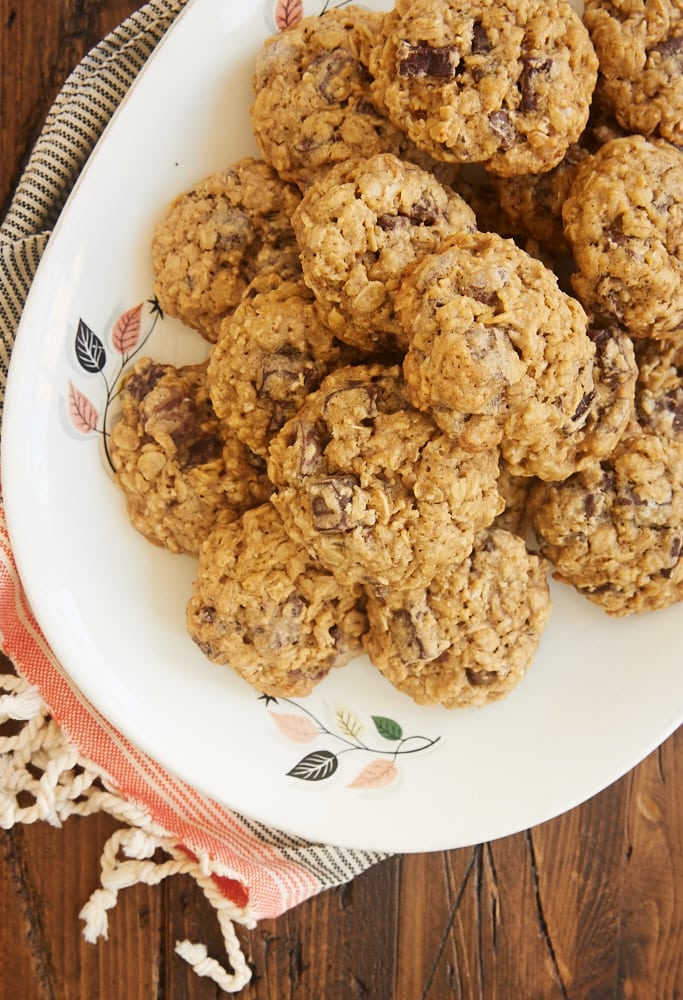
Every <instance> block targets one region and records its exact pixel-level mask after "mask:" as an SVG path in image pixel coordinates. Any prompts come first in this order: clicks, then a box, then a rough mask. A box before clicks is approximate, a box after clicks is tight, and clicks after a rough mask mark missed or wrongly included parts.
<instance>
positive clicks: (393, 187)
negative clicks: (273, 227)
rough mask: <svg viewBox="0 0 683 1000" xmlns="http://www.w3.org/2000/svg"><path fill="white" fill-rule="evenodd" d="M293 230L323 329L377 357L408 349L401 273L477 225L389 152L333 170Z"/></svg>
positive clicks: (462, 205)
mask: <svg viewBox="0 0 683 1000" xmlns="http://www.w3.org/2000/svg"><path fill="white" fill-rule="evenodd" d="M292 225H293V227H294V231H295V233H296V237H297V241H298V243H299V247H300V249H301V267H302V270H303V273H304V278H305V281H306V283H307V284H308V285H309V287H310V288H311V289H312V290H313V292H314V294H315V296H316V299H317V300H318V304H319V307H320V310H321V314H322V316H323V319H324V321H325V323H326V324H327V326H329V327H330V329H331V330H333V331H334V332H335V333H336V334H337V336H338V337H339V338H340V339H343V340H345V341H346V343H349V344H352V345H353V346H354V347H358V348H360V349H362V350H374V349H378V348H382V347H385V346H388V347H391V346H394V347H398V348H399V349H402V348H404V347H405V346H406V343H405V335H404V333H403V330H402V328H401V326H400V323H399V321H398V319H397V317H396V315H395V312H394V296H395V294H396V291H397V289H398V288H399V286H400V284H401V281H402V280H403V276H404V274H405V272H406V270H407V269H408V268H409V267H410V265H411V264H412V263H414V261H415V260H417V259H419V257H421V256H422V255H424V254H426V253H429V252H431V251H434V250H435V249H436V247H437V246H438V245H439V244H440V242H441V241H442V240H443V239H445V238H446V237H447V236H449V235H451V234H452V233H455V232H461V231H472V230H474V229H475V228H476V220H475V216H474V212H473V211H472V209H471V208H470V207H469V205H467V203H466V202H465V201H464V200H463V199H462V198H461V197H460V196H459V195H457V194H456V193H455V192H453V191H451V190H449V189H447V188H446V187H444V186H443V185H442V184H441V183H440V182H439V181H438V180H437V179H436V178H435V177H434V176H433V175H432V174H430V173H428V172H427V171H425V170H423V169H421V168H420V167H417V166H415V165H414V164H410V163H406V162H404V161H402V160H399V159H398V158H397V157H396V156H394V155H393V154H389V153H387V154H379V155H377V156H373V157H370V158H369V159H367V160H352V161H349V162H347V163H342V164H339V165H338V166H336V167H332V168H331V169H330V170H329V171H328V172H327V173H326V174H325V176H324V177H322V178H320V180H318V181H317V182H316V183H315V184H312V185H311V187H310V188H309V189H308V190H307V191H306V193H305V195H304V196H303V198H302V201H301V204H300V205H299V207H298V208H297V210H296V212H295V213H294V216H293V219H292Z"/></svg>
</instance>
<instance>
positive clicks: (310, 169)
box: [250, 4, 455, 191]
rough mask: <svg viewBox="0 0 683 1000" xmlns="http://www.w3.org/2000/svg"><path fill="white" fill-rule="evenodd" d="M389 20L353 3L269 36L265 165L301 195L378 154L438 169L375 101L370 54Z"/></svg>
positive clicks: (263, 82)
mask: <svg viewBox="0 0 683 1000" xmlns="http://www.w3.org/2000/svg"><path fill="white" fill-rule="evenodd" d="M383 20H384V16H383V15H382V14H380V13H379V12H376V11H366V10H363V9H362V8H361V7H358V6H355V5H353V4H352V5H350V6H344V7H339V8H334V9H330V10H327V11H325V13H323V14H321V15H311V16H309V17H304V18H303V19H302V20H301V21H300V22H299V23H298V24H297V25H296V26H295V27H293V28H289V29H288V30H287V31H284V32H281V33H279V34H277V35H273V36H272V37H270V38H268V39H267V40H266V42H265V44H264V46H263V48H262V49H261V51H260V52H259V54H258V56H257V59H256V66H255V71H254V76H253V91H254V101H253V104H252V106H251V108H250V117H251V124H252V128H253V131H254V135H255V137H256V141H257V143H258V146H259V149H260V151H261V155H262V156H263V158H264V160H266V162H267V163H270V164H271V165H272V166H273V167H274V168H275V169H276V170H277V172H278V174H279V175H280V177H282V178H283V179H284V180H288V181H292V182H294V183H295V184H297V185H298V187H299V188H301V190H302V191H304V190H305V189H306V188H307V187H308V186H309V185H310V184H311V182H312V181H314V180H315V179H316V177H318V176H320V175H321V173H323V172H324V171H325V170H326V169H327V168H329V167H330V166H332V165H333V164H335V163H339V162H342V161H344V160H349V159H354V158H357V157H361V156H362V157H369V156H373V155H374V154H375V153H395V154H396V155H397V156H400V157H401V158H403V159H406V160H411V161H415V162H417V163H420V164H421V165H422V166H424V167H425V168H431V167H432V166H433V167H434V168H435V169H437V170H438V169H439V165H438V164H437V163H435V162H433V161H432V158H431V157H429V156H428V155H427V154H426V153H424V152H422V151H420V150H418V149H417V147H415V146H414V144H413V143H412V142H411V141H410V139H409V138H408V136H407V135H406V134H405V133H404V132H403V131H402V130H401V129H398V128H397V127H396V126H395V125H394V124H393V123H392V122H391V121H389V119H388V118H387V117H386V115H384V114H383V113H382V112H381V111H380V110H378V109H377V108H376V107H375V105H374V104H373V102H372V100H371V95H370V82H371V81H370V77H369V74H368V70H367V66H366V61H367V58H368V57H367V55H366V52H367V48H368V45H369V43H370V39H371V38H372V37H375V38H376V32H377V31H381V28H382V25H383ZM441 169H442V170H443V172H444V176H445V177H450V178H453V177H454V176H455V172H454V170H453V169H450V170H447V169H446V168H445V167H444V166H443V165H441Z"/></svg>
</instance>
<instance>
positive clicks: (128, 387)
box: [123, 363, 166, 403]
mask: <svg viewBox="0 0 683 1000" xmlns="http://www.w3.org/2000/svg"><path fill="white" fill-rule="evenodd" d="M165 371H166V369H165V368H164V366H163V365H157V364H154V363H151V364H149V365H147V367H146V368H144V369H143V370H142V371H139V372H134V374H133V375H131V376H130V377H129V378H128V379H127V380H126V383H125V385H124V389H123V391H124V392H125V393H127V394H128V395H129V396H130V397H131V399H134V400H135V401H136V402H137V403H139V402H140V401H141V400H143V399H144V398H145V396H147V395H148V394H149V393H150V392H151V391H152V389H153V388H154V386H155V385H156V384H157V382H158V381H159V379H161V377H162V376H163V375H164V373H165Z"/></svg>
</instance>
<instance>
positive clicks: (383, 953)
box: [0, 0, 683, 1000]
mask: <svg viewBox="0 0 683 1000" xmlns="http://www.w3.org/2000/svg"><path fill="white" fill-rule="evenodd" d="M134 7H135V4H134V3H133V2H132V0H86V2H81V0H47V2H46V0H0V206H3V208H2V214H3V215H4V210H5V209H6V206H7V202H8V199H9V197H10V196H11V192H12V190H13V188H14V186H15V185H16V183H17V181H18V179H19V175H20V171H21V168H22V164H23V163H24V162H25V160H26V157H27V155H28V153H29V151H30V149H31V147H32V145H33V143H34V141H35V139H36V137H37V135H38V132H39V130H40V128H41V125H42V122H43V119H44V116H45V114H46V112H47V110H48V108H49V106H50V103H51V101H52V99H53V97H54V95H55V94H56V93H57V91H58V89H59V88H60V86H61V84H62V82H63V80H64V78H65V77H66V75H67V73H68V72H69V70H70V69H71V68H72V67H73V66H74V65H75V64H76V63H77V61H78V60H79V59H80V58H81V57H82V56H83V55H84V54H85V53H86V51H87V50H88V49H89V48H90V47H91V46H92V45H94V44H95V43H96V42H97V41H98V40H99V39H100V38H101V37H102V36H103V35H104V34H105V33H106V32H107V31H109V30H110V29H111V28H113V27H114V26H115V25H116V24H117V23H118V22H120V21H121V20H122V19H123V18H124V17H125V16H127V15H128V14H129V13H130V12H131V11H132V10H133V9H134ZM645 668H646V665H645V664H644V669H645ZM542 753H543V747H539V754H542ZM115 827H116V823H115V822H114V821H113V820H112V819H110V818H109V817H106V816H95V817H91V818H89V819H77V818H74V819H71V820H69V821H68V822H67V823H66V825H65V826H64V828H63V829H61V830H59V829H53V828H51V827H49V826H47V825H46V824H37V825H34V826H29V827H17V828H14V829H12V830H10V831H7V832H4V833H2V832H0V900H1V902H0V907H1V910H0V913H1V916H0V998H1V1000H4V998H6V1000H67V998H76V997H79V998H87V1000H93V998H102V1000H151V998H157V997H158V998H160V1000H161V998H163V1000H181V998H183V1000H189V998H191V1000H205V998H206V1000H208V998H209V997H216V996H217V995H218V991H217V989H216V987H215V986H214V985H213V984H212V983H211V982H209V981H208V980H206V979H199V978H197V977H196V976H195V975H194V974H193V973H192V972H191V971H190V970H189V969H188V967H187V966H186V965H185V964H184V963H183V962H182V961H181V960H180V959H179V958H177V957H176V956H175V955H174V952H173V948H174V944H175V942H176V940H178V939H181V938H184V937H189V938H190V939H191V940H202V941H204V942H205V943H206V944H207V946H208V947H209V951H210V954H212V955H214V956H215V957H216V958H218V959H219V960H221V959H222V958H223V950H222V942H221V938H220V934H219V932H218V929H217V924H216V920H215V917H214V914H213V911H212V910H211V909H210V907H209V906H208V904H207V903H205V902H204V900H203V898H202V896H201V893H200V892H199V891H198V890H196V889H195V886H194V883H192V882H191V881H190V879H189V877H181V878H178V879H176V880H171V881H169V882H166V883H164V884H163V885H162V886H161V887H159V888H154V889H150V888H147V887H140V886H138V887H135V888H132V889H129V890H126V891H125V892H124V893H122V895H121V897H120V901H119V903H118V906H117V908H116V909H115V910H114V911H113V912H112V913H111V917H110V934H109V941H108V942H100V943H98V944H97V945H88V944H85V943H84V942H83V941H82V939H81V924H80V921H79V920H78V916H77V914H78V911H79V909H80V907H81V906H82V904H83V903H84V902H85V900H86V899H87V898H88V896H89V895H90V893H91V892H92V890H93V889H94V888H95V887H96V884H97V876H98V871H99V855H100V850H101V847H102V845H103V844H104V842H105V840H106V838H107V837H108V835H109V834H110V833H111V832H112V831H113V830H114V829H115ZM241 939H242V941H243V943H244V947H245V949H246V951H247V953H248V955H249V956H250V960H251V961H252V962H253V967H254V978H253V981H252V983H251V984H250V986H249V987H247V988H246V989H245V990H244V993H243V994H242V995H243V997H244V1000H257V998H258V1000H288V998H296V1000H362V998H367V1000H445V998H448V997H455V998H464V1000H473V998H480V1000H541V998H543V1000H554V998H558V1000H608V998H615V1000H616V998H628V1000H630V998H633V1000H666V998H674V997H683V731H679V732H678V733H677V734H676V735H674V736H673V737H671V738H670V739H669V740H668V741H667V742H666V743H665V744H664V745H663V746H662V747H660V749H659V750H657V751H656V752H654V753H653V754H652V755H651V756H650V757H649V758H648V759H647V760H645V761H644V762H643V763H642V764H640V765H639V766H638V767H637V768H636V769H635V770H634V771H632V772H631V773H630V774H628V775H627V776H625V777H624V778H622V779H621V780H620V781H618V782H617V783H616V784H614V785H613V786H612V787H610V788H608V789H607V790H606V791H604V792H602V794H600V795H598V796H597V797H595V798H594V799H593V800H591V801H589V802H587V803H586V804H584V805H582V806H580V807H579V808H576V809H574V810H573V811H571V812H569V813H567V814H566V815H564V816H561V817H559V818H558V819H555V820H553V821H552V822H549V823H546V824H544V825H542V826H539V827H536V828H534V829H532V830H528V831H526V832H524V833H520V834H518V835H516V836H511V837H507V838H505V839H503V840H500V841H496V842H494V843H491V844H484V845H480V846H477V847H474V848H467V849H462V850H456V851H449V852H442V853H434V854H418V855H408V856H403V857H393V858H391V859H389V860H387V861H385V862H383V863H381V864H379V865H377V866H376V867H374V868H372V869H370V870H369V871H367V872H366V873H365V874H363V875H362V876H360V877H359V878H357V879H356V880H355V881H354V882H353V883H352V884H350V885H347V886H345V887H342V888H339V889H336V890H332V891H329V892H327V893H325V894H323V895H321V896H318V897H317V898H314V899H312V900H310V901H308V902H307V903H305V904H303V905H301V906H299V907H298V908H297V909H296V910H294V911H292V912H290V913H288V914H285V915H284V916H282V917H281V918H280V919H277V920H268V921H265V922H263V923H262V924H260V925H259V927H258V928H257V929H256V930H254V931H251V932H248V933H246V932H245V933H242V934H241Z"/></svg>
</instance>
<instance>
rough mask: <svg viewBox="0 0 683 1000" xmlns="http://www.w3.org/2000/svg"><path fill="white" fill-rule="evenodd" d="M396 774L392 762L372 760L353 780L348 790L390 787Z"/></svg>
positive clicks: (396, 771) (395, 768) (396, 769)
mask: <svg viewBox="0 0 683 1000" xmlns="http://www.w3.org/2000/svg"><path fill="white" fill-rule="evenodd" d="M397 774H398V768H397V767H396V765H395V764H394V762H393V761H392V760H386V759H385V760H381V759H377V760H373V761H371V762H370V763H369V764H368V765H367V766H366V767H364V768H363V770H362V771H361V772H360V774H357V775H356V777H355V778H354V779H353V781H352V782H351V784H350V785H349V786H348V787H349V788H384V786H385V785H390V784H391V782H392V781H393V780H394V778H395V777H396V775H397Z"/></svg>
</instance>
